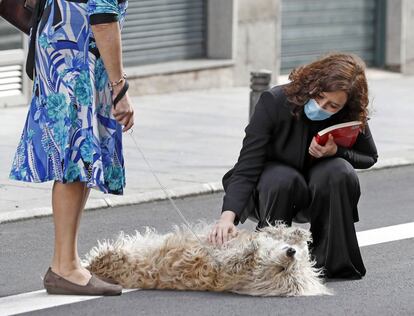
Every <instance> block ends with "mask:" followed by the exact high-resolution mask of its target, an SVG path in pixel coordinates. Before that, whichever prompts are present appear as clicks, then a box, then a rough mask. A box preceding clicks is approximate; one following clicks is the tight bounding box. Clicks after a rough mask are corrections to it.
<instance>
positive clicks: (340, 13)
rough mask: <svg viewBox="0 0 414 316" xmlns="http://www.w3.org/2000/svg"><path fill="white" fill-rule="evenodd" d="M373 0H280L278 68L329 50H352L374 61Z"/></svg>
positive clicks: (314, 56) (371, 61) (296, 64)
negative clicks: (280, 32) (280, 44)
mask: <svg viewBox="0 0 414 316" xmlns="http://www.w3.org/2000/svg"><path fill="white" fill-rule="evenodd" d="M376 19H377V1H376V0H347V1H343V0H312V1H309V0H283V2H282V48H281V49H282V55H281V71H282V72H283V73H286V72H289V71H290V70H291V69H292V68H294V67H297V66H299V65H301V64H305V63H308V62H310V61H312V60H314V59H316V58H318V57H320V56H321V55H323V54H326V53H328V52H330V51H344V52H353V53H356V54H358V55H359V56H360V57H362V58H363V59H364V60H365V62H366V63H367V64H368V65H372V64H374V59H375V49H376V47H375V45H376V42H375V40H376V34H375V33H376V32H375V30H376V22H377V21H376Z"/></svg>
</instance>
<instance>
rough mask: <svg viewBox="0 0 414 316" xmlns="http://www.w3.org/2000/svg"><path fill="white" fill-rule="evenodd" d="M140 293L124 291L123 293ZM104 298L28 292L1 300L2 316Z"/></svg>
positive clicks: (0, 315)
mask: <svg viewBox="0 0 414 316" xmlns="http://www.w3.org/2000/svg"><path fill="white" fill-rule="evenodd" d="M132 291H138V290H137V289H132V290H122V293H128V292H132ZM101 297H103V296H87V295H85V296H81V295H49V294H47V293H46V290H39V291H33V292H27V293H22V294H17V295H11V296H5V297H1V298H0V316H5V315H15V314H20V313H26V312H32V311H37V310H41V309H45V308H50V307H55V306H61V305H67V304H73V303H79V302H83V301H88V300H94V299H97V298H101Z"/></svg>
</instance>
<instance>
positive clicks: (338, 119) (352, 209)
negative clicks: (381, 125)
mask: <svg viewBox="0 0 414 316" xmlns="http://www.w3.org/2000/svg"><path fill="white" fill-rule="evenodd" d="M289 79H290V83H288V84H286V85H283V86H276V87H273V88H271V89H270V90H268V91H265V92H264V93H263V94H262V95H261V97H260V99H259V101H258V103H257V105H256V108H255V112H254V114H253V116H252V118H251V121H250V123H249V125H248V126H247V127H246V129H245V132H246V135H245V138H244V140H243V146H242V149H241V151H240V156H239V159H238V161H237V163H236V164H235V166H234V167H233V168H232V169H231V170H230V171H229V172H227V173H226V174H225V175H224V177H223V186H224V190H225V196H224V201H223V207H222V214H221V217H220V219H219V220H218V221H217V223H216V225H215V226H214V227H213V229H212V230H211V232H210V234H209V239H210V241H211V242H212V243H215V244H221V243H223V242H226V241H227V240H228V239H229V238H230V237H231V235H232V234H233V233H234V232H235V231H236V228H235V225H237V224H238V223H239V222H242V223H243V222H244V221H245V220H246V219H248V218H249V219H251V220H254V221H256V222H257V228H262V227H265V226H266V225H268V224H274V223H275V222H276V221H284V222H285V223H286V224H288V225H291V223H292V220H295V221H303V222H304V221H308V222H310V224H311V228H310V229H311V232H312V237H313V242H312V244H311V245H310V249H311V253H312V256H313V258H314V259H315V260H316V263H317V266H318V267H321V268H322V267H323V268H324V269H323V271H324V273H325V276H326V277H330V278H361V277H362V276H364V275H365V272H366V270H365V267H364V263H363V260H362V257H361V253H360V250H359V246H358V241H357V237H356V232H355V227H354V223H355V222H357V221H358V220H359V218H358V208H357V205H358V200H359V197H360V194H361V193H360V186H359V181H358V176H357V174H356V172H355V169H354V168H357V169H365V168H369V167H371V166H372V165H374V164H375V163H376V161H377V157H378V155H377V150H376V146H375V143H374V140H373V138H372V135H371V132H370V129H369V126H368V123H367V120H368V109H367V106H368V86H367V80H366V77H365V65H364V62H363V61H362V60H361V59H360V58H359V57H357V56H355V55H352V54H341V53H338V54H331V55H328V56H326V57H323V58H321V59H319V60H317V61H315V62H313V63H311V64H308V65H305V66H302V67H299V68H297V69H295V70H293V71H292V72H291V74H290V76H289ZM354 120H359V121H361V122H362V123H363V125H362V129H361V132H360V133H359V136H358V138H357V140H356V143H355V144H354V145H353V146H352V147H351V148H344V147H341V146H338V145H337V144H336V143H335V141H334V140H333V138H332V137H330V138H329V140H328V142H327V143H326V144H325V146H320V145H318V143H317V142H316V141H315V139H314V136H315V134H316V133H317V132H318V131H320V130H322V129H324V128H326V127H329V126H331V125H334V124H338V123H342V122H347V121H354Z"/></svg>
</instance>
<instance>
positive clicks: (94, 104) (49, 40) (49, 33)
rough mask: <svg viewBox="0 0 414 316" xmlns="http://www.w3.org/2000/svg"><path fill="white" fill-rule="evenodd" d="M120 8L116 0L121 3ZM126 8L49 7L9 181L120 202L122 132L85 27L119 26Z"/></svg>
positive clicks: (103, 2) (81, 1) (61, 3)
mask: <svg viewBox="0 0 414 316" xmlns="http://www.w3.org/2000/svg"><path fill="white" fill-rule="evenodd" d="M121 1H122V0H121ZM126 8H127V1H124V2H119V1H117V0H89V1H88V0H48V1H47V3H46V5H45V7H44V11H43V14H42V18H41V21H40V23H39V27H38V31H37V35H36V38H37V41H36V57H35V71H34V72H35V74H34V82H33V94H32V99H31V102H30V108H29V111H28V115H27V119H26V123H25V125H24V128H23V133H22V136H21V139H20V142H19V144H18V147H17V151H16V154H15V157H14V160H13V164H12V168H11V172H10V176H9V177H10V179H14V180H19V181H27V182H45V181H49V180H56V181H59V182H62V183H67V182H74V181H82V182H86V184H87V186H88V187H89V188H95V189H98V190H100V191H102V192H105V193H111V194H117V195H121V194H123V188H124V187H125V169H124V159H123V153H122V127H121V125H120V124H119V123H118V122H117V121H116V120H115V118H114V117H113V115H112V114H111V106H112V96H111V91H110V90H109V87H108V75H107V73H106V71H105V67H104V64H103V62H102V59H101V58H100V54H99V51H98V49H97V47H96V44H95V40H94V37H93V33H92V31H91V24H99V23H106V22H114V21H119V23H120V26H121V27H122V25H123V21H124V18H125V13H126Z"/></svg>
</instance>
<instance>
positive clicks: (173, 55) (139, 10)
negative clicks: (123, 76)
mask: <svg viewBox="0 0 414 316" xmlns="http://www.w3.org/2000/svg"><path fill="white" fill-rule="evenodd" d="M205 33H206V3H205V1H204V0H132V1H131V0H130V1H129V3H128V10H127V17H126V21H125V26H124V29H123V31H122V42H123V58H124V63H125V65H126V66H136V65H143V64H150V63H157V62H165V61H172V60H184V59H190V58H201V57H204V56H206V35H205Z"/></svg>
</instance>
